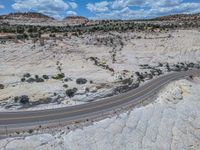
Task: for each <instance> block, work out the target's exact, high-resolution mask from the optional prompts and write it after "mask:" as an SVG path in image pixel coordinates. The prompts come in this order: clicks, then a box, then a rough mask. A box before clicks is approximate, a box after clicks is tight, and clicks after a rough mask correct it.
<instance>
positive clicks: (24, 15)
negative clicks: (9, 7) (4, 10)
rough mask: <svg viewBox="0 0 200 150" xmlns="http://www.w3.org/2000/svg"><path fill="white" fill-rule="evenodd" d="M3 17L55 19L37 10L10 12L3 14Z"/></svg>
mask: <svg viewBox="0 0 200 150" xmlns="http://www.w3.org/2000/svg"><path fill="white" fill-rule="evenodd" d="M0 18H1V19H26V18H28V19H46V20H55V19H54V18H52V17H49V16H47V15H44V14H42V13H36V12H25V13H21V12H19V13H10V14H8V15H2V16H0Z"/></svg>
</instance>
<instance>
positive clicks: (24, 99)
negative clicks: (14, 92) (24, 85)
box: [14, 95, 29, 105]
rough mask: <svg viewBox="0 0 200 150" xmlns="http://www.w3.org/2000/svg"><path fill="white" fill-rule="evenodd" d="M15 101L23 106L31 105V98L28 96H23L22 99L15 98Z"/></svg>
mask: <svg viewBox="0 0 200 150" xmlns="http://www.w3.org/2000/svg"><path fill="white" fill-rule="evenodd" d="M14 101H15V102H19V103H21V104H23V105H25V104H29V97H28V96H27V95H22V96H20V97H15V98H14Z"/></svg>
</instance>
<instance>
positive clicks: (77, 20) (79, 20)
mask: <svg viewBox="0 0 200 150" xmlns="http://www.w3.org/2000/svg"><path fill="white" fill-rule="evenodd" d="M63 21H64V22H65V23H67V24H70V25H79V24H86V23H88V22H89V19H88V18H86V17H82V16H67V17H65V18H64V20H63Z"/></svg>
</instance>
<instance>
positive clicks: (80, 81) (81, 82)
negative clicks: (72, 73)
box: [76, 78, 87, 84]
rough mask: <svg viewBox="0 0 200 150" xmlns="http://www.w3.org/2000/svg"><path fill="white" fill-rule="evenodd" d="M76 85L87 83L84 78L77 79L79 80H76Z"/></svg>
mask: <svg viewBox="0 0 200 150" xmlns="http://www.w3.org/2000/svg"><path fill="white" fill-rule="evenodd" d="M76 83H77V84H86V83H87V80H86V79H84V78H79V79H77V80H76Z"/></svg>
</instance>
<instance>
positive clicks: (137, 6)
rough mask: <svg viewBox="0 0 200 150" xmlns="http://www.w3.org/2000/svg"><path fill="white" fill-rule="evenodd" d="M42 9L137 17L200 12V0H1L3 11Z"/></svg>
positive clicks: (101, 16) (63, 13)
mask: <svg viewBox="0 0 200 150" xmlns="http://www.w3.org/2000/svg"><path fill="white" fill-rule="evenodd" d="M28 11H32V12H40V13H44V14H46V15H49V16H52V17H54V18H57V19H62V18H64V17H65V16H69V15H80V16H86V17H88V18H91V19H138V18H152V17H157V16H163V15H170V14H177V13H198V12H200V0H0V14H7V13H10V12H28Z"/></svg>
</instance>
